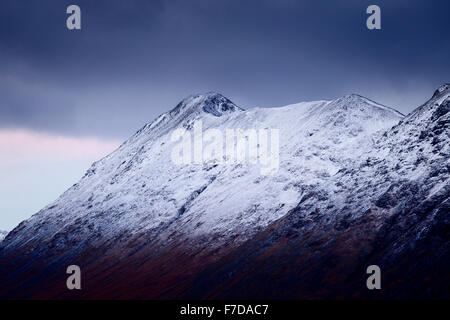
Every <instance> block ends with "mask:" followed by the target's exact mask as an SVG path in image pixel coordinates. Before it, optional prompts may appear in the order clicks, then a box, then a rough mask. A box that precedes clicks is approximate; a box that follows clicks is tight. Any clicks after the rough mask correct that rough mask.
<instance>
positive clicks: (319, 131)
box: [26, 94, 403, 241]
mask: <svg viewBox="0 0 450 320" xmlns="http://www.w3.org/2000/svg"><path fill="white" fill-rule="evenodd" d="M211 98H213V99H216V98H217V99H218V100H219V103H218V104H216V105H205V104H208V101H210V99H211ZM230 103H231V102H227V101H225V100H223V99H222V98H221V96H215V95H214V94H208V95H203V96H202V95H198V96H192V97H189V98H188V99H186V100H184V101H183V103H181V104H180V105H179V106H178V107H177V108H175V109H174V110H172V111H170V112H167V113H165V114H163V115H161V116H160V117H158V118H157V119H156V120H155V121H153V122H152V123H150V124H148V125H146V126H145V127H144V128H142V129H141V130H139V131H138V132H137V133H136V134H135V135H134V136H132V137H131V138H130V139H129V140H127V141H126V142H125V143H123V144H122V145H121V146H120V147H119V148H118V149H117V150H116V151H114V152H113V153H112V154H110V155H108V156H107V157H105V158H103V159H101V160H100V161H98V162H96V163H94V164H93V165H92V167H91V168H90V169H89V170H88V172H87V173H86V175H85V177H83V179H81V181H80V182H79V183H77V184H76V185H74V186H73V187H72V188H70V189H69V190H67V191H66V192H65V193H64V194H62V195H61V196H60V198H59V199H57V200H56V201H55V202H54V203H52V204H50V205H49V206H47V207H46V208H44V209H43V210H41V211H40V212H39V213H38V214H36V215H34V216H33V217H32V218H31V219H30V220H29V221H27V223H26V227H27V228H29V229H30V234H32V235H33V236H32V237H30V239H29V240H28V241H33V239H37V238H41V237H47V238H50V237H52V236H53V235H55V234H56V233H58V232H60V231H63V230H65V228H67V227H68V226H70V225H73V224H75V223H77V222H76V221H83V223H82V225H80V228H82V230H81V231H80V232H81V233H82V232H86V233H88V232H92V230H91V229H92V228H93V229H94V230H97V231H98V232H100V233H101V234H102V236H104V237H105V238H111V237H114V235H117V234H119V233H122V232H126V233H128V234H134V233H141V232H144V231H146V230H156V229H158V228H160V227H162V226H165V225H170V224H172V223H173V222H174V221H175V222H176V224H177V230H178V232H181V233H183V234H185V235H186V236H188V237H191V236H192V237H193V236H196V235H204V234H212V233H220V234H221V235H222V236H224V237H225V238H226V237H229V236H237V239H238V240H245V239H246V238H248V237H249V236H250V235H251V234H253V233H254V232H256V231H257V230H259V229H261V228H262V227H264V226H267V225H268V224H269V223H271V222H273V221H275V220H277V219H279V218H281V217H283V216H284V215H285V214H286V213H287V212H288V211H289V210H291V209H292V208H294V207H295V206H296V205H297V204H298V202H299V200H300V199H301V198H302V196H303V195H304V193H305V192H307V190H309V189H310V187H311V186H320V187H321V188H333V187H332V186H331V184H329V183H328V180H329V179H330V177H332V176H334V175H335V174H336V173H337V172H339V170H341V169H345V168H349V167H352V166H354V165H355V163H360V162H362V161H363V159H365V158H368V157H369V156H371V155H370V152H371V151H370V150H372V148H373V145H374V143H375V141H376V140H377V139H379V138H380V137H381V134H382V133H383V132H384V131H386V130H388V129H390V128H391V127H392V126H394V125H396V124H397V123H398V122H399V121H400V120H401V119H402V118H403V117H402V115H401V114H400V113H398V112H397V111H395V110H393V109H390V108H387V107H384V106H381V105H378V104H376V103H374V102H373V101H371V100H368V99H366V98H363V97H361V96H358V95H349V96H345V97H342V98H340V99H336V100H332V101H313V102H302V103H298V104H293V105H288V106H285V107H280V108H253V109H249V110H245V111H244V110H242V109H240V108H239V107H237V106H235V105H233V104H230ZM196 120H201V121H202V123H203V129H204V130H207V129H209V128H217V129H219V130H223V131H225V130H226V129H230V128H232V129H244V130H245V129H249V128H253V129H259V128H261V129H263V128H272V129H279V130H280V168H279V171H278V172H277V174H275V175H271V176H262V175H261V174H260V170H258V168H257V166H252V165H239V164H234V165H226V164H216V165H215V163H208V164H200V165H199V164H192V165H182V166H179V165H175V164H173V163H172V162H171V161H170V159H171V158H170V153H171V150H172V148H173V145H174V144H173V142H171V141H170V135H171V132H172V131H173V130H175V129H177V128H180V127H184V128H190V127H191V126H192V124H193V123H194V121H196ZM88 226H90V227H91V229H88ZM83 228H84V229H83Z"/></svg>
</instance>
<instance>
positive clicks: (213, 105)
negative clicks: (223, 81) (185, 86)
mask: <svg viewBox="0 0 450 320" xmlns="http://www.w3.org/2000/svg"><path fill="white" fill-rule="evenodd" d="M242 110H243V109H241V108H239V107H238V106H237V105H235V104H234V103H233V102H232V101H231V100H230V99H228V98H226V97H225V96H223V95H222V94H220V93H217V92H208V93H205V94H197V95H191V96H189V97H187V98H185V99H183V100H182V101H181V102H180V103H179V104H178V105H177V106H176V107H175V108H174V109H173V110H172V111H171V112H170V114H171V115H176V114H180V113H186V112H188V113H192V112H199V111H202V112H205V113H209V114H212V115H213V116H216V117H220V116H222V115H223V114H228V113H232V112H235V111H242Z"/></svg>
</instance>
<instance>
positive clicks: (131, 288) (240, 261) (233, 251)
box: [0, 85, 450, 298]
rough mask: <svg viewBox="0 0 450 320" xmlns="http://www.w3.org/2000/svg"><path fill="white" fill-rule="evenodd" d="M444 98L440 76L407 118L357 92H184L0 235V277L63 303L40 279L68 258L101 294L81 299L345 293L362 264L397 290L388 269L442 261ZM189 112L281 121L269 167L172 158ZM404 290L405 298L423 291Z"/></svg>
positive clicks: (210, 121)
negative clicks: (261, 103)
mask: <svg viewBox="0 0 450 320" xmlns="http://www.w3.org/2000/svg"><path fill="white" fill-rule="evenodd" d="M449 94H450V90H449V87H448V85H443V86H442V87H440V88H439V89H438V90H436V92H435V94H434V95H433V97H432V98H431V100H429V101H428V102H427V103H425V104H424V105H423V106H420V107H419V108H417V109H416V110H415V111H413V112H412V113H411V114H409V115H407V116H406V117H404V116H403V115H401V114H400V113H398V112H397V111H395V110H393V109H390V108H388V107H385V106H383V105H380V104H377V103H375V102H373V101H371V100H369V99H367V98H364V97H361V96H359V95H356V94H352V95H348V96H344V97H342V98H339V99H336V100H331V101H313V102H302V103H298V104H293V105H289V106H285V107H279V108H253V109H249V110H243V109H241V108H239V107H238V106H236V105H235V104H234V103H232V102H231V101H230V100H228V99H227V98H225V97H223V96H221V95H220V94H216V93H209V94H205V95H196V96H191V97H188V98H187V99H185V100H183V101H182V102H180V104H178V105H177V106H176V107H175V108H174V109H173V110H171V111H169V112H167V113H165V114H162V115H161V116H159V117H158V118H157V119H156V120H155V121H153V122H151V123H149V124H148V125H146V126H144V127H143V128H142V129H141V130H139V131H138V132H137V133H136V134H135V135H133V136H132V137H131V138H130V139H128V140H127V141H126V142H124V143H123V144H122V145H121V146H120V147H119V148H118V149H117V150H116V151H115V152H113V153H112V154H110V155H109V156H107V157H105V158H103V159H101V160H99V161H97V162H96V163H94V164H93V165H92V167H91V168H90V169H89V170H88V171H87V173H86V175H85V176H84V177H83V178H82V179H81V180H80V181H79V182H78V183H77V184H75V185H74V186H73V187H72V188H70V189H69V190H67V191H66V192H65V193H64V194H62V195H61V196H60V198H59V199H57V200H56V201H55V202H54V203H52V204H50V205H49V206H47V207H46V208H44V209H42V210H41V211H40V212H38V213H37V214H36V215H34V216H33V217H32V218H30V219H29V220H27V221H24V222H22V223H21V224H20V225H19V226H18V227H16V228H15V229H14V230H13V231H11V232H10V234H9V236H8V240H7V241H4V242H2V243H1V244H0V284H2V285H3V287H8V286H9V285H13V286H15V287H17V288H16V291H15V292H16V293H17V296H20V293H21V292H22V290H31V292H28V291H27V292H28V294H29V295H35V294H36V292H33V289H32V287H30V286H28V285H27V283H35V282H34V281H36V279H39V281H41V282H40V285H41V286H48V290H47V291H46V290H43V289H42V288H43V287H41V289H40V290H41V291H40V294H43V293H42V292H44V293H45V294H46V295H44V296H45V297H51V296H53V295H55V296H58V297H60V294H61V293H60V292H59V291H58V290H57V289H55V288H57V286H58V283H59V282H57V281H56V280H54V281H56V282H55V283H53V282H52V281H49V279H53V277H55V276H54V275H55V272H56V274H57V273H58V270H60V269H61V268H62V265H67V264H72V263H79V264H82V265H83V266H85V268H88V270H87V271H85V274H86V275H87V277H88V280H87V281H88V282H89V281H91V288H94V287H95V288H99V289H98V290H106V291H95V292H96V293H95V292H94V291H86V292H83V294H86V295H87V296H86V297H113V298H120V297H122V296H121V294H125V295H126V296H127V297H128V296H131V297H147V298H148V297H152V298H160V297H170V298H174V297H189V298H192V297H229V298H235V297H243V298H248V297H254V296H255V294H259V295H260V296H261V297H262V298H264V297H291V298H292V297H299V296H301V297H323V296H326V295H327V294H330V295H331V294H332V293H333V294H334V293H335V292H338V291H339V290H344V289H348V288H351V290H350V289H348V290H349V291H347V292H345V293H344V296H345V295H348V294H352V293H351V292H355V291H352V290H356V292H358V290H360V289H358V288H359V287H358V283H359V282H357V283H356V284H355V279H357V277H356V278H355V273H354V272H356V271H358V270H359V271H358V272H359V273H358V274H362V275H364V276H365V271H364V270H363V268H364V265H365V264H366V263H368V262H370V263H375V264H380V265H381V266H382V267H383V268H391V270H393V271H391V272H392V273H391V277H392V279H394V280H393V281H394V282H395V283H397V284H398V283H402V282H401V281H400V282H399V281H397V280H395V279H400V278H401V277H402V273H401V271H400V273H399V272H398V271H396V269H395V266H396V265H398V266H400V265H401V266H406V267H405V268H409V267H408V266H412V267H411V268H413V269H411V270H410V272H411V274H416V275H417V278H418V279H422V278H423V277H424V274H431V273H433V272H438V271H440V269H439V266H444V267H445V266H447V265H448V261H447V260H448V248H449V244H448V239H449V237H447V236H446V235H447V233H448V219H447V218H446V217H447V213H448V195H449V192H450V190H449V181H448V179H449V171H450V163H449V159H450V154H449V144H448V141H449V140H450V137H449V127H448V125H449V118H448V117H449V112H448V111H449V106H450V102H449ZM199 120H201V121H202V125H203V130H207V129H210V128H215V129H219V130H220V131H221V132H223V131H226V130H227V129H242V130H247V129H279V130H280V133H279V137H280V140H279V141H280V163H279V170H278V171H277V172H276V173H274V174H269V175H263V174H261V171H260V168H259V166H258V165H253V164H236V163H234V164H226V163H223V162H221V161H208V162H206V163H201V164H195V163H193V164H183V165H176V164H174V163H173V162H172V161H171V152H172V150H173V148H174V145H175V144H174V142H172V141H171V134H172V133H173V132H174V130H176V129H179V128H184V129H186V130H188V131H189V132H193V130H194V129H193V128H194V124H195V123H196V121H199ZM446 239H447V240H446ZM414 248H416V249H417V248H419V249H418V250H417V251H411V250H413V249H414ZM430 248H432V249H430ZM427 254H428V255H427ZM408 257H414V259H416V260H415V261H416V262H415V263H411V261H410V260H408ZM411 259H412V258H411ZM372 260H375V261H372ZM427 261H429V262H428V263H432V264H433V265H435V266H437V267H436V268H438V270H437V271H436V270H434V271H433V272H431V271H430V269H429V268H430V267H429V266H428V265H427ZM274 262H276V263H274ZM17 266H23V268H22V269H21V272H22V273H20V272H17V270H16V269H17ZM84 270H85V269H84ZM25 273H26V276H24V274H25ZM10 274H14V276H13V277H11V276H8V275H10ZM272 274H273V275H276V277H275V278H271V279H270V283H271V285H270V286H268V287H264V288H262V287H257V284H258V283H261V281H260V280H261V279H266V278H267V277H268V276H270V275H272ZM224 275H226V276H224ZM62 276H64V275H62ZM62 276H61V277H62ZM387 278H389V275H388V276H387ZM111 279H115V281H116V282H117V284H116V285H113V284H111V283H110V282H111ZM186 279H187V280H186ZM205 279H208V281H209V282H208V285H206V284H205V281H207V280H205ZM336 279H337V280H336ZM2 280H3V282H2ZM17 281H18V282H17ZM58 281H59V280H58ZM330 281H331V283H330ZM333 281H335V282H336V283H335V282H333ZM364 281H365V280H364ZM402 281H406V280H402ZM433 281H434V280H433ZM318 282H323V283H322V284H327V285H329V288H328V289H327V290H331V288H333V289H335V291H327V290H326V289H323V288H325V287H324V286H321V285H319V286H318V285H317V283H318ZM17 283H18V284H17ZM22 283H23V287H21V285H22ZM293 283H295V285H293ZM430 283H434V284H435V283H439V281H435V282H429V283H428V287H426V285H425V287H424V288H427V290H428V289H430V290H431V288H432V287H430ZM102 285H103V286H104V287H107V288H108V289H102V288H103V287H102ZM354 285H356V287H353V286H354ZM255 286H256V287H255ZM411 286H413V285H409V284H408V286H407V287H406V289H404V291H403V292H405V294H408V293H409V294H414V292H421V289H420V288H419V289H414V290H416V291H414V290H410V289H411V288H412V287H411ZM30 288H31V289H30ZM316 288H318V289H317V290H319V291H318V292H315V291H314V290H316ZM355 288H356V289H355ZM414 288H415V287H414ZM54 290H56V291H54ZM301 290H304V291H301ZM336 290H337V291H336ZM46 292H49V293H46ZM102 292H104V293H102ZM305 292H306V293H305ZM330 292H332V293H330ZM392 292H393V291H392ZM430 292H431V291H430ZM437 292H438V293H437V294H438V296H441V297H442V292H441V291H439V290H438V291H437ZM1 294H2V291H1V289H0V296H1ZM3 294H5V293H3ZM101 294H105V295H104V296H103V295H101ZM274 294H275V295H274ZM439 294H440V295H439Z"/></svg>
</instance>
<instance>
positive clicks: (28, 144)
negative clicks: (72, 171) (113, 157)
mask: <svg viewBox="0 0 450 320" xmlns="http://www.w3.org/2000/svg"><path fill="white" fill-rule="evenodd" d="M119 145H120V142H119V141H113V140H101V139H97V138H90V137H69V136H61V135H53V134H47V133H39V132H33V131H30V130H25V129H15V130H9V129H0V164H1V163H3V164H5V163H6V164H7V163H10V164H11V163H12V162H13V163H16V164H17V162H20V163H23V162H32V161H36V160H43V161H46V160H57V161H59V160H92V161H95V160H98V159H100V158H102V157H104V156H106V155H107V154H109V153H111V152H112V151H114V150H115V149H116V148H117V147H118V146H119Z"/></svg>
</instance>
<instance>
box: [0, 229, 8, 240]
mask: <svg viewBox="0 0 450 320" xmlns="http://www.w3.org/2000/svg"><path fill="white" fill-rule="evenodd" d="M7 234H8V232H7V231H2V230H0V242H2V241H3V239H5V237H6V235H7Z"/></svg>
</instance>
